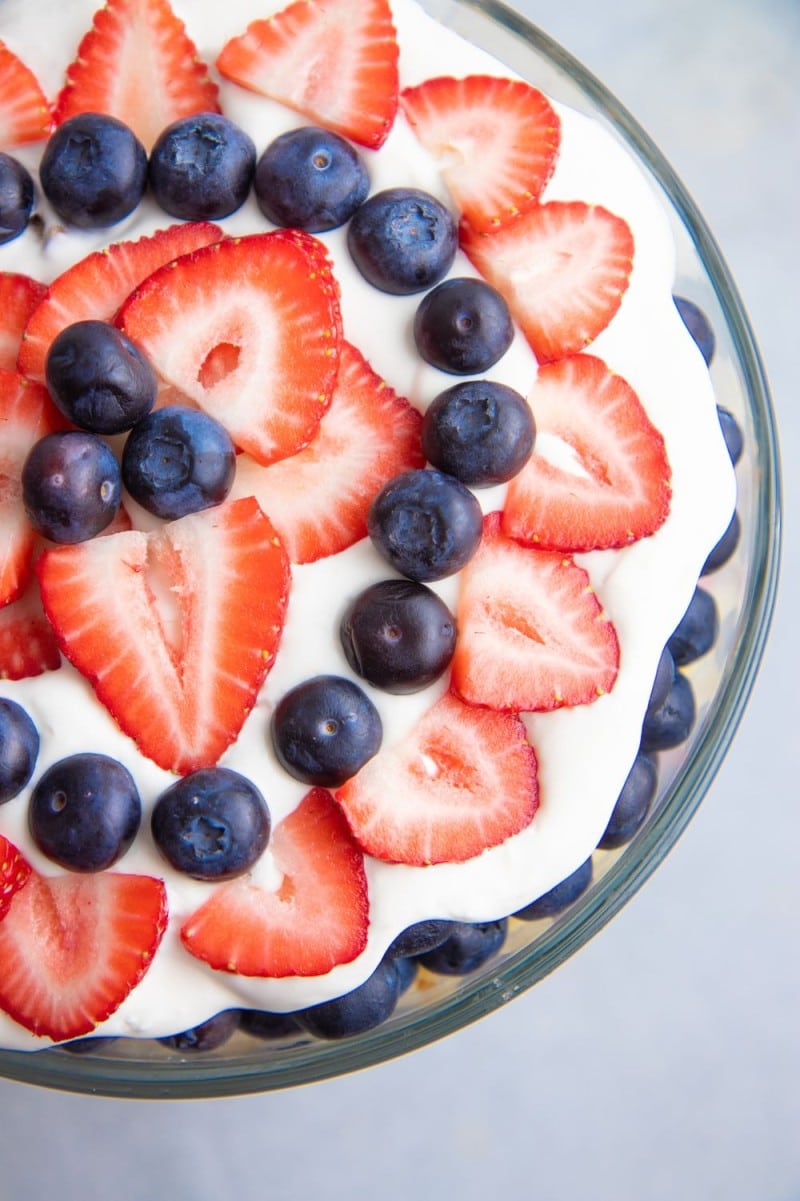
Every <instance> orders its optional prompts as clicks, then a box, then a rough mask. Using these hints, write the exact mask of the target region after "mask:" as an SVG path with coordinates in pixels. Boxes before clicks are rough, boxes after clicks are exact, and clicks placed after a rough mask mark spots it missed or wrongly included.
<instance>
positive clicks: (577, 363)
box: [503, 354, 671, 551]
mask: <svg viewBox="0 0 800 1201" xmlns="http://www.w3.org/2000/svg"><path fill="white" fill-rule="evenodd" d="M530 400H531V405H532V406H533V410H534V412H535V414H536V428H537V431H538V434H539V437H540V438H541V435H542V434H551V435H555V436H556V437H558V438H560V439H561V440H562V441H563V442H565V443H567V445H568V446H570V447H571V449H572V452H573V454H574V457H575V463H576V469H575V470H571V469H569V468H567V467H564V466H558V465H556V464H555V463H553V462H551V461H549V460H548V459H546V458H545V457H544V455H543V454H541V453H539V452H538V451H536V450H534V453H533V455H532V456H531V458H530V459H529V460H528V463H527V464H526V466H525V467H524V468H523V469H522V471H521V472H520V474H519V475H517V476H515V478H514V479H513V480H512V481H511V483H510V485H509V488H508V493H507V497H506V505H505V511H504V513H503V529H504V531H505V532H506V533H507V534H509V535H510V536H511V537H512V538H517V539H518V540H519V541H521V542H525V543H527V544H529V545H531V546H537V547H540V548H542V549H545V550H572V551H583V550H605V549H607V548H609V547H618V546H626V545H627V544H628V543H630V542H635V541H636V540H637V539H638V538H645V537H647V536H648V535H649V534H653V533H655V531H656V530H657V529H658V528H659V526H661V525H662V524H663V523H664V521H665V520H666V518H667V515H668V513H669V506H670V495H671V490H670V482H669V481H670V467H669V461H668V459H667V452H666V448H665V446H664V439H663V438H662V436H661V434H660V433H659V432H658V430H657V429H656V428H655V426H654V425H653V424H652V422H651V421H650V419H649V418H648V416H647V413H646V412H645V410H644V408H643V406H642V404H641V401H640V400H639V398H638V396H637V395H636V393H635V392H634V391H633V389H632V388H631V386H630V385H629V384H628V383H626V381H625V380H624V379H622V377H621V376H619V375H615V374H614V372H613V371H610V370H609V368H608V367H607V366H606V364H605V363H604V362H603V361H602V360H601V359H598V358H595V357H594V356H592V355H586V354H579V355H572V356H570V357H569V358H566V359H561V360H559V362H557V363H548V364H547V365H546V366H544V367H542V368H541V369H540V371H539V374H538V376H537V378H536V384H535V386H534V389H533V392H532V394H531V397H530Z"/></svg>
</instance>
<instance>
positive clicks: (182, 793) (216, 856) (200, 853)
mask: <svg viewBox="0 0 800 1201" xmlns="http://www.w3.org/2000/svg"><path fill="white" fill-rule="evenodd" d="M151 828H152V832H153V840H154V842H155V844H156V846H157V847H158V849H159V851H160V852H161V854H162V855H163V856H164V858H165V859H166V860H167V861H168V862H169V863H171V864H172V866H173V867H174V868H175V870H176V871H178V872H185V873H186V875H187V876H192V877H193V878H194V879H196V880H230V879H232V878H233V877H234V876H239V875H241V874H242V873H243V872H246V871H248V870H249V869H250V868H251V867H252V866H253V864H254V863H255V862H256V861H257V860H258V859H259V858H260V857H261V855H262V854H263V852H264V849H265V848H266V845H267V843H268V842H269V835H270V815H269V810H268V809H267V805H266V802H265V800H264V798H263V796H262V795H261V793H260V792H259V791H258V789H257V788H256V786H255V784H252V783H251V782H250V780H248V779H246V778H245V777H244V776H240V775H239V774H238V772H235V771H231V770H230V769H229V768H225V767H207V768H200V769H199V770H197V771H195V772H192V773H191V774H190V775H188V776H183V777H182V779H180V780H176V782H175V783H174V784H171V785H170V787H169V788H167V789H166V791H165V792H162V793H161V796H160V797H159V798H158V800H157V801H156V804H155V807H154V808H153V814H152V818H151Z"/></svg>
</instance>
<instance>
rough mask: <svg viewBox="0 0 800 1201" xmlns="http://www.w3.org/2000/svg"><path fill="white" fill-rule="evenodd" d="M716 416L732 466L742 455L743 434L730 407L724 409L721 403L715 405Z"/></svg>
mask: <svg viewBox="0 0 800 1201" xmlns="http://www.w3.org/2000/svg"><path fill="white" fill-rule="evenodd" d="M717 416H718V417H719V424H720V429H721V430H722V436H723V438H724V439H725V445H726V446H727V448H728V454H729V455H730V457H731V462H732V463H733V465H734V467H735V466H736V464H737V463H738V462H739V460H740V459H741V457H742V451H743V450H744V434H743V433H742V427H741V426H740V425H739V422H738V421H737V420H736V418H735V417H734V415H733V413H731V411H730V409H725V408H723V407H722V405H717Z"/></svg>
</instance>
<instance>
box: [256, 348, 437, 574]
mask: <svg viewBox="0 0 800 1201" xmlns="http://www.w3.org/2000/svg"><path fill="white" fill-rule="evenodd" d="M421 428H422V417H421V416H420V414H419V413H418V412H417V411H416V409H414V408H412V406H411V405H410V404H409V403H408V401H407V400H404V399H403V398H402V397H400V396H398V395H397V394H396V393H395V392H393V391H392V389H391V388H390V387H389V386H388V385H387V384H385V383H384V382H383V380H381V378H380V376H378V375H376V374H375V372H374V371H373V370H372V368H371V367H370V366H369V364H368V363H367V361H366V360H365V359H364V357H363V356H362V354H361V353H360V351H358V350H356V349H355V347H353V346H351V345H350V344H349V342H343V343H342V357H341V363H340V366H339V378H338V380H337V383H336V389H335V391H334V394H333V400H332V402H331V407H330V408H329V409H328V412H327V413H326V414H325V416H324V417H323V418H322V422H321V424H320V427H319V432H318V434H317V436H316V437H315V438H314V440H313V442H311V443H309V445H308V446H307V447H306V448H305V449H304V450H301V451H300V452H299V453H298V454H296V455H292V457H291V458H289V459H283V460H282V461H281V462H280V463H273V464H272V465H271V466H269V467H261V466H260V465H259V464H258V463H256V462H255V461H254V460H253V459H251V458H250V457H249V456H248V455H240V456H239V459H238V461H237V465H236V484H235V489H236V494H237V495H239V496H248V495H252V496H255V498H256V500H257V501H258V503H259V505H260V506H261V508H262V509H263V510H264V512H265V513H268V514H269V519H270V521H271V522H272V524H273V525H274V526H275V529H276V530H277V531H278V533H279V534H280V537H281V541H282V542H283V544H284V546H285V547H286V551H287V553H288V555H289V558H290V559H291V561H292V562H293V563H313V562H315V561H316V560H317V559H323V558H325V556H326V555H335V554H338V552H339V551H342V550H345V549H346V548H347V547H348V546H352V544H353V543H354V542H358V541H359V539H360V538H364V537H366V534H367V513H368V511H369V506H370V505H371V503H372V501H373V499H374V497H375V495H376V493H377V492H378V491H380V489H381V488H382V487H383V485H384V484H385V483H387V481H388V480H390V479H392V478H393V477H394V476H395V475H399V473H400V472H401V471H406V470H408V469H410V468H412V467H423V466H424V464H425V459H424V455H423V454H422V448H421V443H420V431H421Z"/></svg>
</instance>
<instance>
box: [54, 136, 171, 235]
mask: <svg viewBox="0 0 800 1201" xmlns="http://www.w3.org/2000/svg"><path fill="white" fill-rule="evenodd" d="M39 179H40V181H41V184H42V189H43V190H44V194H45V196H46V197H47V199H48V200H49V201H50V203H51V204H52V206H53V208H54V209H55V210H56V212H57V213H58V215H59V217H61V218H63V220H64V221H66V222H67V223H68V224H69V225H77V226H78V227H79V228H81V229H99V228H102V227H104V226H107V225H114V224H115V222H117V221H121V220H122V218H123V217H127V216H128V214H129V213H132V212H133V210H134V209H135V208H136V206H137V204H138V203H139V201H140V200H141V199H142V196H143V195H144V190H145V186H146V184H147V154H146V152H145V149H144V146H142V144H141V142H140V141H139V139H138V138H137V137H136V135H135V134H134V133H133V131H132V130H130V129H129V128H128V126H127V125H124V124H123V123H122V121H118V120H117V119H116V118H115V117H109V116H106V115H105V114H104V113H79V114H78V116H76V117H70V118H69V120H67V121H65V122H64V123H63V125H59V127H58V129H57V130H56V131H55V133H53V134H51V136H50V139H49V141H48V143H47V146H46V147H45V151H44V154H43V155H42V161H41V163H40V166H39Z"/></svg>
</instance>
